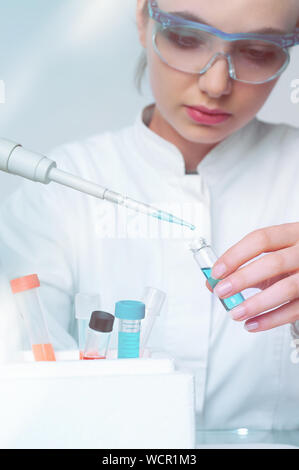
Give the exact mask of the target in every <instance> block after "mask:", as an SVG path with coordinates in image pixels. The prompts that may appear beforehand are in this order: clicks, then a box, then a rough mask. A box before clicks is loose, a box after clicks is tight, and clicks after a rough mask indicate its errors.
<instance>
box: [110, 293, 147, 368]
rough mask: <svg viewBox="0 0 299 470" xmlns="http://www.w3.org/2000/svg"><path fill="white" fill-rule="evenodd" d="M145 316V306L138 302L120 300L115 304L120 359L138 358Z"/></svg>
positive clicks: (118, 355)
mask: <svg viewBox="0 0 299 470" xmlns="http://www.w3.org/2000/svg"><path fill="white" fill-rule="evenodd" d="M144 316H145V304H144V303H143V302H140V301H138V300H120V301H119V302H116V304H115V317H116V318H118V320H119V321H118V349H117V357H118V358H119V359H129V358H138V357H139V349H140V330H141V320H142V319H143V318H144Z"/></svg>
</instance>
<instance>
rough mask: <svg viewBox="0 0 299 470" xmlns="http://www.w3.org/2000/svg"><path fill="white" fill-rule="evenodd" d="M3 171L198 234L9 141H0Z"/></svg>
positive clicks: (190, 225) (160, 213)
mask: <svg viewBox="0 0 299 470" xmlns="http://www.w3.org/2000/svg"><path fill="white" fill-rule="evenodd" d="M0 170H2V171H5V172H7V173H11V174H14V175H18V176H22V177H23V178H27V179H30V180H32V181H36V182H39V183H44V184H48V183H50V182H51V181H53V182H55V183H59V184H62V185H64V186H68V187H69V188H72V189H76V190H77V191H80V192H82V193H85V194H89V195H91V196H94V197H97V198H99V199H105V200H106V201H110V202H113V203H115V204H119V205H121V206H124V207H127V208H129V209H132V210H134V211H136V212H142V213H144V214H146V215H149V216H151V217H155V218H157V219H160V220H164V221H167V222H170V223H174V224H178V225H182V226H185V227H189V228H190V229H191V230H195V226H194V225H192V224H190V223H188V222H185V221H184V220H182V219H179V218H178V217H175V216H174V215H172V214H169V213H168V212H164V211H161V210H159V209H157V208H155V207H153V206H150V205H149V204H144V203H143V202H139V201H135V200H134V199H131V198H129V197H127V196H124V195H122V194H120V193H116V192H114V191H111V190H110V189H107V188H104V187H102V186H99V185H98V184H96V183H92V182H90V181H87V180H84V179H83V178H80V177H78V176H74V175H72V174H71V173H68V172H66V171H63V170H60V169H58V168H57V165H56V162H55V161H53V160H50V159H49V158H47V157H45V156H44V155H41V154H38V153H35V152H31V151H28V150H25V149H24V148H23V147H22V145H20V144H17V143H15V142H12V141H10V140H7V139H0Z"/></svg>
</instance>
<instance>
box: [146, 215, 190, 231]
mask: <svg viewBox="0 0 299 470" xmlns="http://www.w3.org/2000/svg"><path fill="white" fill-rule="evenodd" d="M153 215H154V217H157V218H158V219H160V220H165V221H166V222H170V223H172V224H178V225H182V226H184V227H188V228H190V230H195V228H196V227H195V226H194V225H192V224H190V223H189V222H185V221H184V220H182V219H179V218H178V217H175V216H174V215H172V214H168V213H167V212H163V211H158V212H157V214H153Z"/></svg>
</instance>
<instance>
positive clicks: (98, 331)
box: [83, 311, 114, 360]
mask: <svg viewBox="0 0 299 470" xmlns="http://www.w3.org/2000/svg"><path fill="white" fill-rule="evenodd" d="M113 323H114V316H113V315H111V313H107V312H101V311H96V312H92V314H91V317H90V322H89V327H88V329H87V337H86V345H85V348H84V353H83V359H85V360H86V359H106V357H107V351H108V346H109V341H110V337H111V331H112V330H113Z"/></svg>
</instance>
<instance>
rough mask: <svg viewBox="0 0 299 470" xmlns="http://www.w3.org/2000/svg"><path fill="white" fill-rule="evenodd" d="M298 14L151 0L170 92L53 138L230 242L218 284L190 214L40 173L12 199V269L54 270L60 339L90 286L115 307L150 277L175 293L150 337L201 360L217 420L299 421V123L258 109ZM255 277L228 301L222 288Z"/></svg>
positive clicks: (159, 68) (231, 289)
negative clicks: (205, 267) (122, 115)
mask: <svg viewBox="0 0 299 470" xmlns="http://www.w3.org/2000/svg"><path fill="white" fill-rule="evenodd" d="M298 20H299V2H298V1H297V0H286V1H284V2H281V1H280V0H244V1H242V2H240V1H239V0H221V2H220V1H219V0H210V1H209V2H206V1H205V0H188V1H185V0H184V1H183V0H158V1H155V0H149V1H147V0H138V1H137V25H138V32H139V38H140V42H141V44H142V46H143V48H144V55H145V57H146V63H147V66H148V73H149V79H150V85H151V88H152V93H153V96H154V100H155V101H154V103H152V104H150V105H148V106H146V107H145V108H144V109H143V110H141V111H140V113H138V116H137V118H136V121H135V122H134V123H133V125H128V126H127V127H125V128H123V129H121V130H120V131H117V132H105V133H102V134H100V135H93V136H90V137H89V138H87V139H85V140H84V141H80V142H79V141H75V142H70V143H66V144H64V145H62V146H61V147H58V148H56V149H54V150H53V152H52V154H51V158H53V159H54V160H55V161H56V162H57V164H58V166H59V168H61V169H65V170H66V171H70V172H72V173H73V174H77V175H80V176H82V177H84V178H85V179H88V180H91V181H95V182H98V183H99V184H101V185H102V186H105V187H107V188H110V189H113V190H115V191H118V192H122V193H125V194H127V195H128V196H130V197H132V198H134V199H137V200H140V201H144V202H147V203H151V204H154V205H155V206H158V207H160V208H162V209H163V208H164V209H167V210H168V211H169V212H173V213H174V214H175V215H177V216H181V217H182V218H183V219H185V220H188V221H189V222H191V223H194V225H196V227H197V228H198V231H199V232H200V235H201V236H204V237H205V238H206V239H207V240H208V241H209V242H210V243H211V244H212V246H213V247H214V249H215V251H216V252H217V253H218V254H219V255H220V254H222V256H221V257H220V258H219V260H218V261H217V263H216V264H215V265H214V268H213V272H212V275H213V277H214V278H217V279H221V281H220V282H219V283H218V285H217V287H216V288H215V289H214V293H215V294H217V295H212V294H211V292H210V290H211V289H210V290H209V289H208V288H207V287H208V286H207V285H205V282H204V276H203V275H202V273H201V272H200V270H199V269H198V266H197V265H196V263H195V262H194V260H193V257H192V254H191V252H190V250H189V249H188V240H189V238H191V235H190V233H191V231H189V230H188V229H182V228H180V230H176V229H175V227H174V226H173V225H170V224H167V223H162V222H159V221H154V220H153V221H150V222H149V220H148V218H147V217H145V216H144V215H140V216H139V215H136V214H135V213H132V212H130V211H127V212H126V211H125V209H118V210H117V209H116V208H115V207H114V206H113V205H112V204H109V203H105V202H100V201H98V200H97V199H95V198H92V197H89V196H86V195H84V194H81V193H77V192H75V191H71V190H69V189H68V188H64V187H60V186H58V185H54V184H51V185H48V186H46V187H45V186H42V185H37V184H33V183H31V182H24V184H23V186H22V188H20V189H19V190H18V191H17V192H16V193H14V194H13V195H12V196H11V197H10V198H8V200H7V201H6V202H5V203H4V204H2V207H1V213H0V220H1V225H0V239H1V244H0V250H1V251H0V258H1V260H2V262H3V265H4V266H6V270H7V275H8V276H9V278H13V277H17V276H22V275H25V274H30V273H33V272H36V273H38V275H39V277H40V279H41V282H42V285H43V287H42V288H41V290H42V291H43V294H42V295H43V301H44V304H45V306H46V308H47V311H48V316H49V319H48V320H49V323H50V332H51V335H52V342H53V344H54V347H56V348H67V347H73V345H74V344H75V337H76V331H75V318H74V312H73V299H74V295H75V294H76V293H77V292H96V293H99V294H100V296H101V302H102V308H103V309H104V310H105V309H106V310H107V311H111V312H112V313H113V309H114V304H115V302H116V301H117V300H120V299H124V298H139V296H140V295H141V293H142V289H143V287H144V286H147V285H149V286H154V287H158V288H160V289H161V290H163V291H165V292H166V293H167V302H166V304H165V305H164V307H163V310H162V312H161V316H160V318H159V320H158V321H157V323H156V325H155V328H154V330H153V334H152V337H151V343H150V344H149V346H150V347H151V348H153V349H156V350H160V351H161V350H162V351H165V352H166V353H168V354H170V355H171V356H173V357H174V358H175V359H176V362H177V365H178V367H179V368H180V369H181V370H186V371H191V372H192V373H193V374H194V375H195V379H196V409H197V419H198V426H199V427H201V428H202V429H231V428H237V427H247V428H255V429H294V428H298V426H299V414H298V403H299V364H298V362H299V361H296V360H294V358H295V355H294V345H295V344H296V343H297V341H296V335H298V338H299V332H298V329H297V327H298V323H299V222H298V214H299V191H298V175H299V158H298V148H299V130H298V129H297V128H295V127H292V126H290V125H286V124H270V123H266V122H262V121H259V120H258V119H257V118H256V114H257V112H258V111H259V110H260V109H261V107H262V106H263V104H264V103H265V101H266V100H267V98H268V97H269V95H270V94H271V91H272V90H273V88H274V87H275V85H276V83H277V81H278V80H279V77H280V76H281V74H282V73H283V71H284V70H285V69H286V67H287V65H288V63H289V60H290V54H291V51H292V47H293V46H295V45H296V44H298V43H299V30H296V25H299V21H298ZM144 65H145V63H141V65H140V70H142V68H144ZM139 78H140V77H139ZM279 111H280V110H279V109H277V113H279ZM122 112H124V110H122ZM187 232H188V233H187ZM240 291H245V292H244V295H245V297H246V300H245V301H244V302H243V303H242V304H241V305H240V306H239V307H236V308H235V309H233V310H232V311H231V312H230V313H228V312H226V311H225V310H224V308H223V306H222V304H221V302H220V301H219V299H218V298H217V296H218V297H220V298H225V297H228V296H231V295H233V294H235V293H238V292H240ZM246 292H247V294H248V295H246ZM297 321H298V323H296V322H297ZM244 326H245V328H244ZM294 338H295V340H294ZM298 343H299V341H298ZM174 393H175V391H174Z"/></svg>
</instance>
